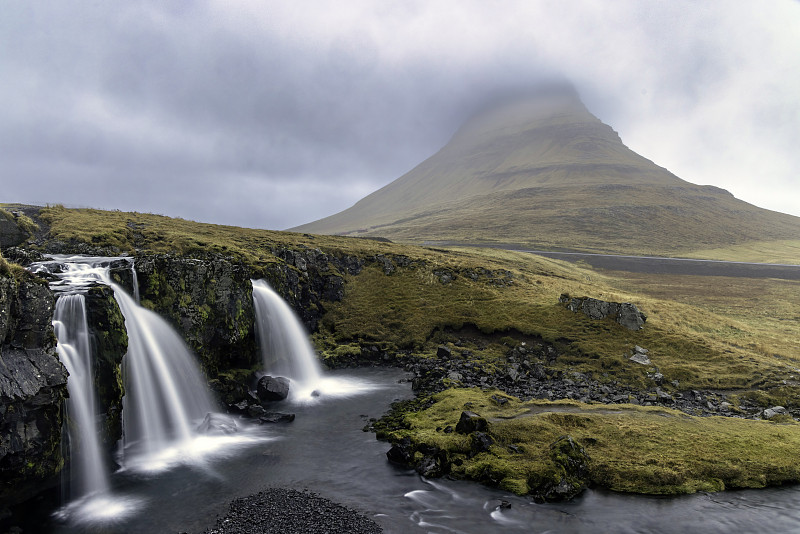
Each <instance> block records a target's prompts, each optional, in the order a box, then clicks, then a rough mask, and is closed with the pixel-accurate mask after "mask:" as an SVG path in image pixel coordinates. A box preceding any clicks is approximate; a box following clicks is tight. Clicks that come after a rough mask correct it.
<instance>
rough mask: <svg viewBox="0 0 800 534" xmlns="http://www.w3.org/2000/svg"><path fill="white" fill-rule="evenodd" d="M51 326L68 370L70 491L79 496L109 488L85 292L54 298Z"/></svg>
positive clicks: (72, 494) (75, 496) (62, 359)
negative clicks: (95, 389) (99, 429)
mask: <svg viewBox="0 0 800 534" xmlns="http://www.w3.org/2000/svg"><path fill="white" fill-rule="evenodd" d="M53 326H54V328H55V332H56V338H57V339H58V345H57V350H58V355H59V358H60V359H61V361H62V362H63V363H64V366H65V367H66V368H67V371H69V381H68V382H67V391H68V392H69V399H68V400H67V416H68V420H70V422H71V423H70V424H69V427H68V428H69V430H68V435H69V444H70V459H71V468H70V477H69V495H70V496H71V498H78V497H82V496H84V495H88V494H91V493H97V492H106V491H108V489H109V482H108V468H107V465H106V461H105V458H104V456H103V454H102V451H101V447H100V440H99V439H98V432H97V424H96V417H97V410H96V404H95V396H94V377H93V375H94V373H93V371H92V368H93V361H92V353H91V347H90V345H89V328H88V326H87V324H86V301H85V298H84V296H83V295H80V294H74V295H63V296H61V297H60V298H59V299H58V300H57V301H56V306H55V312H54V314H53Z"/></svg>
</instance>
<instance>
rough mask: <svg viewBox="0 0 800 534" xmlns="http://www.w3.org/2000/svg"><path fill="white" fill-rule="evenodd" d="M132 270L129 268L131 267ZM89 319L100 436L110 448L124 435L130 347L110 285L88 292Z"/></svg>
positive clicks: (87, 313) (99, 286)
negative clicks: (125, 369)
mask: <svg viewBox="0 0 800 534" xmlns="http://www.w3.org/2000/svg"><path fill="white" fill-rule="evenodd" d="M128 270H130V269H128ZM86 320H87V324H88V325H89V338H90V343H91V348H92V354H93V355H94V387H95V398H96V401H97V404H98V406H99V416H100V421H99V428H100V429H101V430H100V436H101V440H102V442H103V444H104V446H105V447H106V448H107V449H109V450H110V449H111V448H113V447H114V445H115V444H116V443H117V441H118V440H119V439H121V438H122V397H123V395H124V394H125V390H124V386H123V381H122V358H123V356H125V353H126V352H127V350H128V334H127V331H126V329H125V318H124V317H123V316H122V312H121V311H120V309H119V305H118V304H117V300H116V299H115V298H114V290H113V289H111V288H110V287H108V286H102V285H98V286H94V287H92V288H90V289H89V291H88V293H87V294H86Z"/></svg>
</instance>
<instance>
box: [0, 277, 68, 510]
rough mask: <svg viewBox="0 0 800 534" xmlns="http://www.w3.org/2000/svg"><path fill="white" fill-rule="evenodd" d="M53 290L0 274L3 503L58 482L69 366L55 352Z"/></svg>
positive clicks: (0, 473) (0, 502)
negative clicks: (64, 401)
mask: <svg viewBox="0 0 800 534" xmlns="http://www.w3.org/2000/svg"><path fill="white" fill-rule="evenodd" d="M52 319H53V295H52V293H51V292H50V290H49V289H48V287H47V285H46V283H44V282H43V281H41V280H39V279H36V278H34V277H31V276H20V277H18V278H17V277H14V276H11V275H10V273H9V274H3V273H0V480H2V486H0V508H2V507H4V506H7V505H9V504H13V503H14V502H18V501H21V500H23V499H25V498H26V497H29V496H30V495H32V494H34V493H36V492H38V491H41V489H43V488H44V487H47V486H48V485H50V484H55V483H57V482H58V475H59V473H60V471H61V468H62V466H63V464H64V460H63V457H62V454H61V447H60V445H61V425H62V417H63V412H62V410H63V408H62V406H63V400H64V399H65V398H66V396H67V371H66V369H65V368H64V366H63V365H62V364H61V362H60V361H59V359H58V357H57V355H56V338H55V335H54V333H53V326H52V323H51V322H52Z"/></svg>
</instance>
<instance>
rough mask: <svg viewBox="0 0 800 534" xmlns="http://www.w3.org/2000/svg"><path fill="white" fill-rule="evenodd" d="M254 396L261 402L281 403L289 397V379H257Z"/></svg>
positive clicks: (268, 377)
mask: <svg viewBox="0 0 800 534" xmlns="http://www.w3.org/2000/svg"><path fill="white" fill-rule="evenodd" d="M256 394H257V395H258V398H259V400H261V401H262V402H272V401H282V400H284V399H285V398H286V397H288V396H289V379H288V378H284V377H282V376H270V375H265V376H262V377H261V378H259V379H258V384H257V386H256Z"/></svg>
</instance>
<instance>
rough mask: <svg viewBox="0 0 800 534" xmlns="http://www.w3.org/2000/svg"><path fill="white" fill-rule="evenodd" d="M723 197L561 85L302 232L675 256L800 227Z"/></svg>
mask: <svg viewBox="0 0 800 534" xmlns="http://www.w3.org/2000/svg"><path fill="white" fill-rule="evenodd" d="M724 193H725V192H724V191H723V190H719V189H717V188H710V187H701V186H697V185H694V184H691V183H689V182H686V181H684V180H681V179H680V178H678V177H677V176H675V175H673V174H672V173H670V172H669V171H667V170H666V169H664V168H662V167H659V166H658V165H656V164H655V163H653V162H652V161H650V160H648V159H646V158H644V157H642V156H640V155H639V154H637V153H635V152H633V151H632V150H630V149H629V148H628V147H626V146H625V145H624V144H623V143H622V141H621V139H620V137H619V135H618V134H617V133H616V132H615V131H614V130H613V129H612V128H611V127H610V126H608V125H607V124H604V123H603V122H602V121H600V120H599V119H598V118H597V117H595V116H594V115H592V114H591V113H590V112H589V111H588V110H587V109H586V107H585V106H584V104H583V103H582V102H581V100H580V98H579V96H578V94H577V92H576V91H575V90H574V88H572V87H571V86H570V85H566V84H553V85H549V86H542V87H538V88H536V89H535V90H533V91H531V92H529V93H526V94H516V95H511V96H507V97H506V98H503V99H499V100H495V101H493V102H489V103H487V104H485V105H484V106H482V108H481V110H480V111H479V112H477V113H476V114H475V115H473V116H472V117H471V118H470V119H469V120H467V121H466V122H465V123H464V124H463V125H462V126H461V127H460V128H459V129H458V131H457V132H456V133H455V134H454V135H453V137H452V139H451V140H450V141H449V142H448V143H447V145H445V146H444V147H442V149H440V150H439V151H438V152H437V153H436V154H434V155H433V156H431V157H430V158H428V159H427V160H425V161H423V162H422V163H420V164H419V165H417V166H416V167H415V168H414V169H412V170H411V171H409V172H408V173H406V174H405V175H403V176H401V177H400V178H398V179H397V180H395V181H393V182H392V183H390V184H388V185H386V186H385V187H383V188H381V189H379V190H378V191H375V192H374V193H372V194H370V195H368V196H367V197H365V198H363V199H361V200H360V201H359V202H357V203H356V204H355V205H354V206H353V207H351V208H349V209H347V210H344V211H342V212H340V213H338V214H336V215H332V216H330V217H327V218H325V219H321V220H319V221H315V222H313V223H309V224H305V225H302V226H300V227H297V228H295V229H294V230H297V231H303V232H311V233H328V234H343V235H369V236H382V237H388V238H391V239H395V240H401V241H410V242H421V241H456V242H463V243H518V244H525V245H528V246H541V247H551V248H553V247H557V248H570V249H589V250H598V251H611V252H634V251H636V252H647V253H655V254H671V253H673V252H675V251H677V250H684V249H686V247H687V246H691V242H694V241H699V242H701V243H702V246H703V247H704V248H711V246H713V245H714V244H716V243H719V244H724V245H728V244H730V243H731V242H735V241H738V240H741V239H745V240H747V239H756V238H757V236H756V234H755V233H754V227H753V226H752V225H751V224H750V223H749V222H748V219H749V220H750V221H752V220H755V219H753V217H755V218H756V219H758V218H759V217H760V218H762V219H764V221H763V229H764V230H765V231H766V233H767V234H769V235H770V236H772V235H780V236H785V235H790V234H791V232H797V230H798V228H800V226H798V219H797V218H795V217H791V216H785V217H788V218H789V219H786V221H783V223H786V224H788V226H785V225H784V224H783V223H780V224H778V223H777V222H776V221H772V220H770V221H768V220H767V219H770V217H771V216H768V215H766V214H769V213H772V212H767V211H766V210H760V208H756V207H755V206H751V205H749V204H746V203H744V202H741V201H739V200H736V199H735V198H733V197H732V196H730V195H729V194H724ZM745 213H747V214H748V215H746V216H744V219H742V220H739V218H741V217H742V214H745ZM775 215H780V216H782V214H775ZM709 219H710V220H709ZM687 221H690V222H691V223H692V226H691V227H690V226H689V225H687V224H686V222H687ZM729 225H731V226H729ZM745 228H747V230H746V231H745V230H744V229H745ZM787 228H790V229H791V231H789V230H787ZM689 230H691V231H692V232H694V235H693V236H691V237H688V236H687V235H686V233H685V232H686V231H689ZM748 232H749V233H748ZM745 234H747V235H746V236H745ZM750 234H753V235H752V236H751V235H750ZM761 238H762V239H763V238H764V237H761ZM782 238H786V237H782ZM636 247H639V248H638V249H637V248H636ZM642 247H646V248H642Z"/></svg>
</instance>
